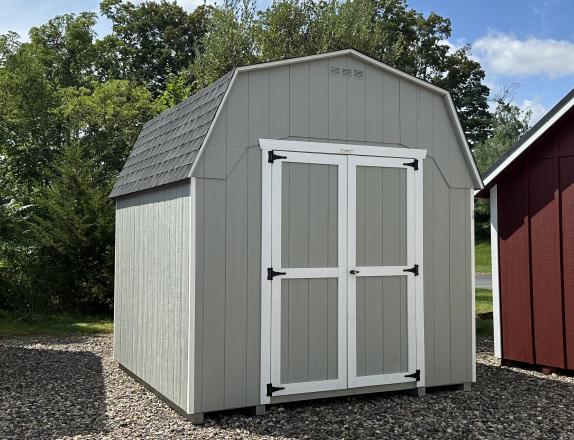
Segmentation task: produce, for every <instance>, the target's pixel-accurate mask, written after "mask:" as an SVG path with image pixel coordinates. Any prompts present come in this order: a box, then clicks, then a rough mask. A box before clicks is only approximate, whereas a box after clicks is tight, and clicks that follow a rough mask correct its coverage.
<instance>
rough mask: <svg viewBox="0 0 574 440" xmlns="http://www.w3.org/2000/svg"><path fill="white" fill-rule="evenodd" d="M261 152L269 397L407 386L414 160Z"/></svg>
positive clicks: (411, 359)
mask: <svg viewBox="0 0 574 440" xmlns="http://www.w3.org/2000/svg"><path fill="white" fill-rule="evenodd" d="M272 154H274V155H276V156H282V157H281V158H277V159H275V160H272V163H269V167H271V218H272V220H271V263H272V267H270V268H267V272H268V273H267V275H268V282H270V284H271V289H270V294H271V317H270V318H271V324H270V332H271V337H270V363H271V368H270V379H271V383H270V384H269V385H268V395H269V394H272V395H273V396H278V395H286V394H299V393H308V392H317V391H327V390H336V389H342V388H351V387H361V386H371V385H380V384H390V383H400V382H413V381H416V380H417V379H416V374H417V373H416V370H417V359H416V353H417V350H416V345H417V344H416V337H417V335H416V322H415V314H416V310H415V284H416V283H415V277H416V276H417V275H416V272H417V269H418V264H419V262H417V261H415V255H416V252H415V246H416V243H415V239H416V237H415V216H416V206H415V204H416V203H415V200H417V197H415V172H416V171H415V167H413V166H412V165H413V163H412V162H413V161H412V160H408V159H405V158H392V157H372V156H350V155H337V154H313V153H302V152H292V151H274V152H272ZM276 156H275V157H276ZM270 387H272V389H270Z"/></svg>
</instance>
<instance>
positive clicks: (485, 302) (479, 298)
mask: <svg viewBox="0 0 574 440" xmlns="http://www.w3.org/2000/svg"><path fill="white" fill-rule="evenodd" d="M474 304H475V306H476V314H477V315H479V314H481V313H488V312H492V290H490V289H476V291H475V302H474ZM476 334H477V336H492V319H478V318H477V319H476Z"/></svg>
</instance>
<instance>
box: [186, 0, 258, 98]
mask: <svg viewBox="0 0 574 440" xmlns="http://www.w3.org/2000/svg"><path fill="white" fill-rule="evenodd" d="M253 11H254V7H253V6H252V4H251V3H249V2H248V0H245V1H244V2H243V3H242V4H241V5H240V6H239V5H238V4H236V3H234V4H230V5H227V6H226V7H224V8H216V9H214V10H213V11H212V13H211V18H210V20H209V22H208V25H207V32H206V33H205V35H204V36H203V38H202V40H201V47H202V48H203V50H202V51H201V52H199V53H198V54H197V56H196V58H195V60H194V62H193V65H192V67H191V73H192V75H193V77H194V78H195V83H194V90H199V89H202V88H203V87H205V86H207V85H209V84H210V83H212V82H213V81H215V80H217V79H218V78H219V77H221V76H223V75H224V74H225V73H227V72H229V71H230V70H231V69H233V68H235V67H239V66H244V65H249V64H253V63H255V62H257V59H258V58H257V55H256V54H255V52H256V50H255V42H254V38H253V37H254V15H253V14H254V12H253Z"/></svg>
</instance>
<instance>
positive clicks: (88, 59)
mask: <svg viewBox="0 0 574 440" xmlns="http://www.w3.org/2000/svg"><path fill="white" fill-rule="evenodd" d="M95 24H96V14H95V13H93V12H82V13H80V14H78V15H74V14H65V15H60V16H57V17H55V18H53V19H51V20H49V21H48V23H46V24H44V25H41V26H38V27H33V28H32V29H30V46H32V47H34V48H35V49H36V51H37V52H36V55H37V56H38V57H39V59H40V61H41V63H42V64H43V65H44V68H45V74H46V79H47V80H48V81H51V82H53V83H54V84H55V85H57V86H62V87H70V86H81V85H84V84H85V83H86V81H90V80H91V79H92V78H93V73H94V72H93V65H94V60H95V57H96V50H95V47H94V44H93V43H94V40H95V37H96V33H95V31H94V25H95Z"/></svg>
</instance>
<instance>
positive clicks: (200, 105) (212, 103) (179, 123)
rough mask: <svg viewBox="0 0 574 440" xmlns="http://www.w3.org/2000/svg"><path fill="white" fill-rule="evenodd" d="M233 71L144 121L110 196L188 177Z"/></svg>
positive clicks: (121, 194)
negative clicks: (149, 119)
mask: <svg viewBox="0 0 574 440" xmlns="http://www.w3.org/2000/svg"><path fill="white" fill-rule="evenodd" d="M232 76H233V72H229V73H227V74H226V75H224V76H222V77H221V78H219V79H218V80H217V81H215V82H214V83H213V84H211V85H210V86H209V87H206V88H204V89H202V90H200V91H198V92H197V93H195V94H193V95H191V96H190V97H189V98H187V99H186V100H185V101H182V102H181V103H179V104H178V105H176V106H175V107H172V108H170V109H169V110H166V111H165V112H163V113H161V114H160V115H158V116H156V117H155V118H154V119H152V120H151V121H149V122H147V123H146V124H145V125H144V127H143V128H142V131H141V132H140V134H139V136H138V138H137V140H136V143H135V145H134V147H133V149H132V151H131V153H130V155H129V157H128V159H127V160H126V163H125V164H124V167H123V169H122V171H121V173H120V175H119V177H118V180H117V182H116V184H115V185H114V188H113V189H112V192H111V194H110V197H118V196H123V195H126V194H130V193H134V192H137V191H142V190H144V189H150V188H154V187H156V186H160V185H165V184H167V183H172V182H177V181H178V180H182V179H185V178H187V176H188V175H189V172H190V171H191V167H192V165H193V162H194V161H195V158H196V157H197V154H198V152H199V149H200V148H201V145H202V143H203V141H204V139H205V136H206V135H207V132H208V131H209V127H211V124H212V123H213V120H214V119H215V114H216V113H217V109H218V108H219V105H220V104H221V101H222V100H223V96H224V95H225V92H226V91H227V88H228V86H229V83H230V82H231V77H232Z"/></svg>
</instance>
